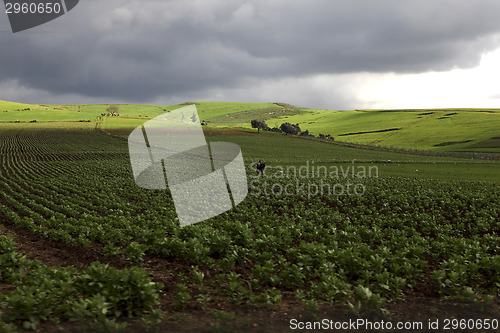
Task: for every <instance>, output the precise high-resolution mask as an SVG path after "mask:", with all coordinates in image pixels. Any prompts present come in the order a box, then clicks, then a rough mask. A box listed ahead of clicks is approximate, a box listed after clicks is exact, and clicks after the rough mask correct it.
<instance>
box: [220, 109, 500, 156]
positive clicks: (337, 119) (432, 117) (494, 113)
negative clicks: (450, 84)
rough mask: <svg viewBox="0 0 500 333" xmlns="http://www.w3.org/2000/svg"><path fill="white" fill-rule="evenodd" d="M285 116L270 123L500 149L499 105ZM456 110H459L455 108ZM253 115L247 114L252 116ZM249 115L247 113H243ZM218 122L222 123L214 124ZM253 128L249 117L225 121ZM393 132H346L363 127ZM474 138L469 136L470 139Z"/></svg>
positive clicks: (393, 141)
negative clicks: (236, 120) (463, 108)
mask: <svg viewBox="0 0 500 333" xmlns="http://www.w3.org/2000/svg"><path fill="white" fill-rule="evenodd" d="M304 110H305V111H308V112H306V113H301V114H297V115H293V116H285V117H281V118H280V119H271V120H267V123H268V125H269V126H271V127H272V126H274V125H275V124H278V125H279V124H281V123H283V122H290V123H293V124H296V123H298V124H299V125H300V126H301V129H302V130H306V129H307V130H309V132H310V133H312V134H314V135H318V134H320V133H322V134H330V135H332V136H334V137H335V139H336V140H338V141H344V142H354V143H363V144H370V145H381V146H394V147H404V148H415V149H425V150H443V151H457V150H458V151H460V150H462V151H469V150H471V151H490V152H500V142H499V141H498V139H493V140H492V138H496V137H499V136H500V111H499V110H490V111H483V110H473V109H467V110H456V111H455V110H432V111H431V110H402V111H391V112H388V111H377V110H370V111H368V110H352V111H332V110H314V109H304ZM455 113H456V114H455ZM246 116H247V115H245V117H246ZM242 118H243V115H242ZM213 125H217V124H215V123H214V124H213ZM218 125H220V126H228V125H233V126H237V127H245V128H250V124H249V123H248V122H240V123H237V122H233V123H232V124H230V123H229V122H228V123H220V124H218ZM393 128H397V129H399V130H396V131H390V132H375V133H364V134H355V135H345V134H349V133H357V132H370V131H380V130H386V129H393ZM464 141H468V142H464Z"/></svg>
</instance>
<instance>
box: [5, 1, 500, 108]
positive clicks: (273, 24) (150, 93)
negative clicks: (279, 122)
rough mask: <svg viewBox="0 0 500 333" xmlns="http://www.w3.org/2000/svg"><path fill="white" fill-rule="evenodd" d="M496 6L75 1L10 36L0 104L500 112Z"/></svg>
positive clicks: (499, 30)
mask: <svg viewBox="0 0 500 333" xmlns="http://www.w3.org/2000/svg"><path fill="white" fill-rule="evenodd" d="M499 14H500V1H498V0H474V1H472V0H446V1H445V0H434V1H433V0H416V1H413V0H404V1H401V0H394V1H393V0H386V1H382V0H380V1H375V0H366V1H356V0H346V1H334V0H324V1H323V0H307V1H306V0H256V1H235V0H198V1H189V0H106V1H101V0H99V1H98V0H80V3H79V4H78V6H76V7H75V8H74V9H73V10H72V11H70V12H69V13H67V14H66V15H64V16H62V17H61V18H59V19H56V20H54V21H51V22H49V23H47V24H44V25H42V26H39V27H36V28H33V29H30V30H26V31H23V32H19V33H16V34H13V33H12V32H11V30H10V26H9V22H8V18H7V15H6V14H5V13H4V12H3V11H2V12H1V13H0V45H2V47H1V51H0V99H3V100H11V101H17V102H27V103H47V104H63V103H140V104H176V103H181V102H185V101H193V100H212V101H241V102H287V103H291V104H295V105H299V106H309V107H316V108H328V109H354V108H425V107H500V85H499V84H498V81H499V80H500V79H499V78H500V75H499V74H500V19H499Z"/></svg>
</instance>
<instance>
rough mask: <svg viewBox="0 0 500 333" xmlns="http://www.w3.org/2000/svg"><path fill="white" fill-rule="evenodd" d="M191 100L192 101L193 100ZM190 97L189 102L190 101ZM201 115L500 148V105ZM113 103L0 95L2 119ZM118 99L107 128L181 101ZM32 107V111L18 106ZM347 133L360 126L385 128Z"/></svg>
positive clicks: (219, 120) (219, 107)
mask: <svg viewBox="0 0 500 333" xmlns="http://www.w3.org/2000/svg"><path fill="white" fill-rule="evenodd" d="M188 103H191V102H188ZM188 103H185V104H188ZM193 103H196V105H197V109H198V113H199V117H200V119H206V120H208V121H209V122H210V125H211V126H214V127H232V128H234V127H243V128H251V126H250V120H251V119H256V118H257V119H266V121H267V123H268V125H269V126H271V127H273V126H279V125H280V124H281V123H283V122H286V121H288V122H291V123H294V124H295V123H299V124H300V126H301V128H302V130H305V129H307V130H309V131H310V132H311V133H312V134H315V135H318V134H320V133H322V134H331V135H332V136H334V137H335V139H336V140H337V141H344V142H355V143H363V144H370V145H381V146H394V147H404V148H415V149H424V150H440V151H479V152H481V151H487V152H496V153H500V139H497V138H499V137H500V110H498V109H496V110H494V109H485V110H477V109H458V110H390V111H388V110H352V111H333V110H317V109H307V108H303V109H298V108H294V109H293V110H292V109H289V108H287V107H286V106H279V105H277V104H274V103H237V102H193ZM107 106H108V105H29V104H19V103H12V102H3V101H0V122H9V121H17V120H18V121H21V122H29V121H32V120H37V121H78V120H91V121H93V120H95V119H96V117H98V116H100V115H101V114H102V113H104V112H106V108H107ZM181 106H183V105H182V104H181V105H170V106H147V105H119V108H120V109H119V112H120V114H121V115H122V116H127V117H128V118H125V117H120V118H111V117H105V118H104V122H103V124H102V128H103V129H111V130H120V131H121V133H119V134H123V133H126V132H127V131H128V129H129V128H134V127H137V126H139V125H140V124H141V123H143V122H144V121H146V120H147V119H148V118H152V117H155V116H157V115H159V114H161V113H163V112H165V111H169V110H173V109H175V108H178V107H181ZM26 108H30V111H17V110H24V109H26ZM393 128H397V129H398V130H395V131H389V132H374V133H364V134H353V135H345V134H349V133H357V132H370V131H380V130H386V129H393Z"/></svg>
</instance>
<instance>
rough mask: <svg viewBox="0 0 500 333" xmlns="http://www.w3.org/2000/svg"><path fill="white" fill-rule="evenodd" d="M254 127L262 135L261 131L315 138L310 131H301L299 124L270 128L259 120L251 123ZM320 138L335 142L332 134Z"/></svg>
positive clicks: (283, 124) (284, 124) (286, 124)
mask: <svg viewBox="0 0 500 333" xmlns="http://www.w3.org/2000/svg"><path fill="white" fill-rule="evenodd" d="M250 124H251V125H252V128H256V129H257V132H258V133H260V130H263V131H269V132H276V133H284V134H287V135H299V136H307V137H311V138H315V137H316V136H314V135H313V134H311V133H309V130H305V131H302V130H301V129H300V125H299V124H291V123H288V122H287V123H282V124H281V125H280V126H279V127H278V126H274V127H272V128H271V127H269V126H268V125H267V124H266V121H265V120H259V119H254V120H252V121H251V122H250ZM318 138H320V139H324V140H332V141H335V138H334V137H333V136H331V135H330V134H326V135H325V134H321V133H320V134H319V135H318Z"/></svg>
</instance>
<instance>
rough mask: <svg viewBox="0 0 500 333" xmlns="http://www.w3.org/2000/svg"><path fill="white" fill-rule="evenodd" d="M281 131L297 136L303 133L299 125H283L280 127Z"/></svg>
mask: <svg viewBox="0 0 500 333" xmlns="http://www.w3.org/2000/svg"><path fill="white" fill-rule="evenodd" d="M280 130H281V131H282V132H283V133H286V134H292V135H297V134H299V133H300V132H301V130H300V127H299V124H295V125H293V124H290V123H283V124H281V126H280Z"/></svg>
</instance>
